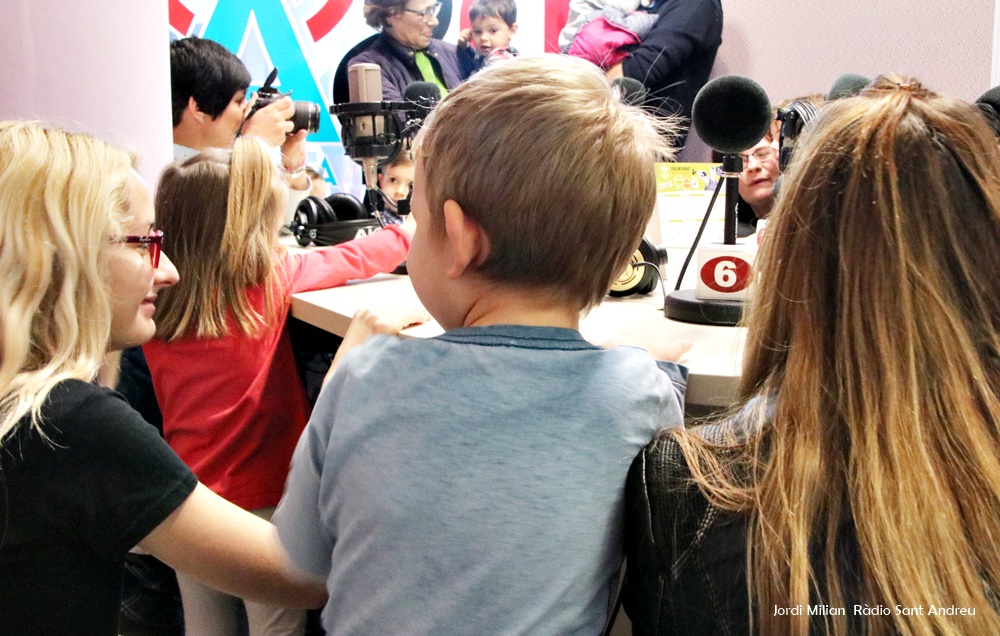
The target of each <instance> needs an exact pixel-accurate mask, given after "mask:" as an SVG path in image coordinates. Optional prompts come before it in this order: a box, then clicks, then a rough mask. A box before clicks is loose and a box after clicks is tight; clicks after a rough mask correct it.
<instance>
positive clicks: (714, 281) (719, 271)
mask: <svg viewBox="0 0 1000 636" xmlns="http://www.w3.org/2000/svg"><path fill="white" fill-rule="evenodd" d="M752 275H753V270H752V269H751V267H750V263H748V262H746V261H745V260H743V259H742V258H737V257H735V256H732V255H726V256H717V257H715V258H713V259H711V260H709V261H707V262H706V263H705V264H704V265H702V267H701V282H702V283H704V284H705V286H706V287H708V288H709V289H712V290H714V291H717V292H721V293H736V292H741V291H743V290H744V289H746V288H747V285H749V284H750V281H751V276H752Z"/></svg>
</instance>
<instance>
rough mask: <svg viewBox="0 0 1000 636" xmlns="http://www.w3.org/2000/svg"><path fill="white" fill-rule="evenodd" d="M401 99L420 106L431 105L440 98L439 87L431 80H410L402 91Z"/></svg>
mask: <svg viewBox="0 0 1000 636" xmlns="http://www.w3.org/2000/svg"><path fill="white" fill-rule="evenodd" d="M403 99H404V100H406V101H407V102H410V103H413V104H418V105H421V106H433V105H435V104H437V103H438V101H439V100H440V99H441V89H440V87H438V85H437V84H433V83H431V82H411V83H410V84H408V85H407V86H406V90H405V91H403Z"/></svg>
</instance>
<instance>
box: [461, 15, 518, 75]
mask: <svg viewBox="0 0 1000 636" xmlns="http://www.w3.org/2000/svg"><path fill="white" fill-rule="evenodd" d="M469 22H470V23H471V24H472V28H471V29H464V30H463V31H462V33H461V35H460V36H459V38H458V63H459V66H460V67H461V69H462V73H463V74H464V76H465V77H468V76H469V75H472V74H473V73H475V72H476V71H478V70H479V69H481V68H483V66H485V65H486V64H489V63H492V62H493V61H494V60H498V59H508V58H511V57H515V56H516V55H517V50H515V49H514V48H513V47H512V46H510V41H511V39H512V38H513V37H514V34H516V33H517V5H515V4H514V0H475V2H473V3H472V6H470V7H469ZM470 41H471V43H472V44H474V45H475V48H473V47H471V46H469V43H470Z"/></svg>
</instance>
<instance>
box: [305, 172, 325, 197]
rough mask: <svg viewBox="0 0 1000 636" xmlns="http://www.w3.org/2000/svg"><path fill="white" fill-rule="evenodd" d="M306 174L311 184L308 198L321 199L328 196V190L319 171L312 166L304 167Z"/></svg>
mask: <svg viewBox="0 0 1000 636" xmlns="http://www.w3.org/2000/svg"><path fill="white" fill-rule="evenodd" d="M306 174H307V175H309V181H310V184H311V185H310V186H309V196H311V197H319V198H321V199H323V198H325V197H326V195H328V194H330V188H328V187H327V185H326V179H324V178H323V175H322V174H321V173H320V171H319V170H317V169H316V168H313V167H312V166H306Z"/></svg>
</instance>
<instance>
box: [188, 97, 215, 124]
mask: <svg viewBox="0 0 1000 636" xmlns="http://www.w3.org/2000/svg"><path fill="white" fill-rule="evenodd" d="M187 110H188V112H189V113H191V116H192V117H194V119H195V121H197V122H198V123H201V124H204V123H205V121H206V120H208V119H210V117H209V116H208V113H206V112H205V111H203V110H202V109H200V108H198V102H196V101H194V97H188V104H187Z"/></svg>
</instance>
